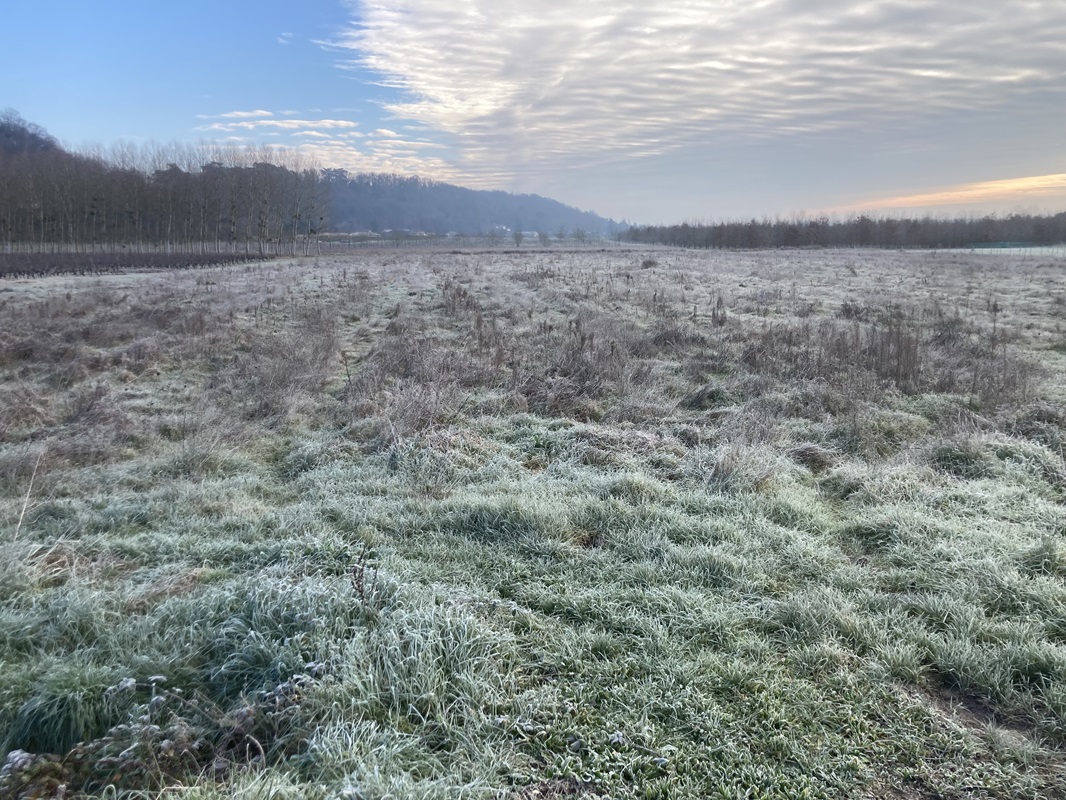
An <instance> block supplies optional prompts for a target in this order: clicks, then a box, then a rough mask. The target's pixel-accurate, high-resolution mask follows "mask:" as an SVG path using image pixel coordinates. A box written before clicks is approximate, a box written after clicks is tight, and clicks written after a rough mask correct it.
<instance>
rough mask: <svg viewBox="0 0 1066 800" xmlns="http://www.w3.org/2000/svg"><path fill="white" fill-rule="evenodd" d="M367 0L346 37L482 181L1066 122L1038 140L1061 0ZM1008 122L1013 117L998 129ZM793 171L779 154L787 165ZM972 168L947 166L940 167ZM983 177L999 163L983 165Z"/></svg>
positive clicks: (1053, 73) (1065, 86)
mask: <svg viewBox="0 0 1066 800" xmlns="http://www.w3.org/2000/svg"><path fill="white" fill-rule="evenodd" d="M351 8H352V11H353V14H354V15H355V19H354V21H353V24H352V26H351V27H350V29H349V30H348V31H347V32H346V33H344V34H343V35H342V36H340V37H339V38H338V39H337V41H336V42H335V44H336V45H339V46H341V47H343V48H346V49H347V50H348V51H349V52H348V53H347V57H348V60H349V62H350V63H352V64H356V65H358V66H359V67H360V68H369V69H371V70H372V71H373V72H374V73H375V74H377V75H379V76H381V79H382V82H383V83H385V84H387V85H388V86H390V87H392V88H394V89H396V90H398V92H399V95H400V98H401V99H399V100H397V101H394V102H390V103H387V105H386V108H387V110H388V111H389V112H390V113H391V114H392V115H394V116H395V117H396V118H397V119H398V120H400V121H405V122H407V123H415V124H417V125H419V126H422V127H423V128H424V129H425V130H426V131H427V132H428V133H427V136H431V137H436V138H439V139H440V140H441V141H444V142H447V144H448V145H449V147H451V148H454V152H453V157H452V158H451V159H450V160H449V162H448V164H449V165H450V167H451V172H452V173H453V174H458V175H461V176H463V177H464V178H465V179H466V182H468V183H475V184H476V183H480V184H484V185H493V186H499V185H511V186H515V187H519V188H526V187H533V188H536V187H543V186H545V185H557V186H559V187H563V186H565V185H566V184H567V181H566V180H565V177H564V176H565V174H566V173H567V171H578V172H581V173H585V174H587V173H589V172H590V171H599V172H603V173H607V174H609V175H610V176H612V180H614V181H615V182H616V183H617V184H619V185H625V184H626V180H627V179H626V178H625V176H630V179H631V180H633V181H642V180H648V181H651V182H652V183H655V182H656V181H660V180H661V177H662V176H663V175H678V176H685V175H686V173H687V172H688V169H693V170H700V171H703V172H704V174H706V175H708V176H710V177H713V176H715V175H717V176H719V177H720V178H724V179H727V180H728V179H729V178H730V177H731V176H732V167H731V165H730V164H728V163H727V164H725V165H722V164H720V163H719V162H720V161H721V160H723V159H724V160H725V161H726V162H728V161H731V160H732V159H733V158H734V156H735V155H736V154H738V153H740V151H741V150H743V151H745V152H749V151H750V152H757V151H758V150H759V148H760V147H765V146H770V147H773V148H775V154H774V155H773V156H772V157H771V160H773V159H775V158H781V157H782V156H781V151H780V148H781V147H785V148H799V151H801V152H799V153H798V154H797V155H796V157H797V158H802V157H803V152H802V151H804V150H807V151H809V152H808V157H809V158H811V159H814V160H815V161H817V162H818V163H819V165H818V170H821V171H822V174H825V175H826V177H827V178H829V179H831V180H837V181H838V182H839V183H842V184H845V185H846V184H847V181H846V180H843V179H839V178H832V173H833V164H832V163H828V162H826V161H825V159H827V158H829V159H831V157H832V153H833V151H834V149H836V148H838V147H839V148H843V149H845V150H848V151H849V152H851V153H852V155H851V156H850V157H851V158H854V159H857V160H858V162H859V164H860V165H861V162H862V161H863V158H864V157H874V156H875V154H876V153H877V152H879V150H880V148H881V147H882V146H885V147H897V148H898V147H899V145H900V142H901V141H906V140H912V143H913V146H915V147H918V148H919V149H921V148H922V147H928V146H934V147H936V146H940V147H948V146H949V145H950V139H951V134H953V133H954V132H957V131H958V130H959V128H958V126H959V125H960V124H961V122H962V121H963V120H965V121H966V124H970V121H972V122H973V124H980V123H981V121H982V120H984V121H988V120H998V121H1002V120H1006V119H1012V118H1013V119H1016V120H1018V123H1019V124H1021V125H1028V126H1030V127H1032V126H1034V125H1036V126H1042V125H1047V126H1049V129H1048V130H1047V131H1039V130H1038V131H1036V132H1035V136H1036V139H1037V140H1039V141H1045V140H1047V139H1048V135H1049V134H1050V133H1051V130H1050V126H1051V125H1052V124H1058V123H1061V122H1063V121H1066V115H1064V113H1063V111H1062V110H1061V109H1062V107H1063V106H1066V6H1064V5H1063V4H1062V3H1061V2H1001V1H999V2H995V1H992V0H970V2H967V3H959V2H953V1H952V2H945V1H943V0H937V1H934V0H898V1H897V2H843V3H842V2H831V1H830V0H761V1H760V0H755V1H754V2H740V1H739V0H717V1H715V0H689V1H688V2H670V3H652V4H649V3H646V2H644V3H637V2H629V1H627V0H586V1H585V2H581V3H572V2H570V3H562V2H554V1H553V2H516V0H389V1H386V0H362V1H361V2H353V3H351ZM393 127H396V126H395V125H394V126H393ZM1060 130H1061V129H1060ZM938 132H940V133H938ZM969 133H970V134H972V133H973V131H970V132H969ZM938 136H940V138H938ZM997 136H998V137H1000V141H1002V130H1000V129H999V128H998V127H997V129H996V130H994V131H989V137H997ZM964 138H965V137H964ZM971 138H973V137H971ZM1014 140H1017V141H1019V142H1021V141H1022V140H1026V138H1025V137H1024V136H1022V137H1018V136H1014V139H1012V140H1011V141H1014ZM968 141H969V140H968ZM1026 141H1028V140H1026ZM971 145H972V146H971V151H972V153H973V157H974V158H977V157H978V156H981V157H983V156H982V155H981V154H984V153H986V152H988V151H989V148H990V145H989V144H988V142H987V141H984V142H983V141H982V140H981V139H980V137H979V136H978V137H976V140H975V141H973V142H971ZM993 145H994V142H993ZM1019 146H1020V145H1019ZM948 149H949V150H950V147H948ZM991 149H993V150H994V149H995V147H994V146H992V147H991ZM1029 150H1030V152H1029V153H1028V155H1027V156H1026V157H1027V158H1029V159H1030V160H1032V158H1033V155H1034V154H1033V153H1032V146H1031V145H1030V146H1029ZM864 154H865V155H864ZM946 157H950V153H947V154H946ZM921 160H922V159H921V158H918V159H915V161H917V162H920V161H921ZM1015 160H1016V161H1019V159H1015ZM1020 160H1024V158H1022V159H1020ZM437 163H438V164H439V163H440V162H439V161H437ZM972 166H973V167H975V168H976V167H979V166H980V165H977V164H975V165H972ZM865 168H867V169H873V170H874V171H876V170H877V169H878V166H877V165H876V164H872V165H866V167H865ZM1014 168H1016V169H1023V168H1025V169H1026V173H1025V174H1036V173H1038V172H1046V173H1052V172H1061V171H1063V169H1066V164H1062V163H1061V162H1059V163H1058V164H1057V165H1056V164H1048V165H1047V167H1046V168H1045V169H1041V168H1040V167H1039V166H1037V165H1026V166H1025V167H1023V165H1022V164H1021V163H1019V164H1018V165H1017V167H1004V166H1001V167H1000V168H999V169H998V170H993V172H996V173H997V174H996V177H1006V176H1004V175H1003V174H1002V173H1003V170H1004V169H1007V170H1009V169H1014ZM762 169H763V167H760V166H759V165H758V164H753V165H752V172H754V173H756V174H759V173H760V170H762ZM787 172H788V170H778V174H781V176H782V179H785V177H786V173H787ZM792 172H793V173H794V175H795V177H797V178H798V177H799V176H801V175H803V174H804V173H803V170H802V169H800V168H799V167H797V166H793V167H792ZM827 173H828V174H827ZM810 174H811V175H812V176H813V175H817V174H819V173H818V171H817V170H815V171H813V172H811V173H810ZM923 174H924V179H925V180H926V181H929V180H933V181H936V180H937V178H936V177H934V176H930V175H929V174H928V172H927V171H926V170H923ZM962 174H963V172H960V171H959V169H958V168H953V169H951V170H946V171H945V173H944V175H943V178H941V179H940V180H941V183H943V184H944V185H947V184H956V183H960V182H962V181H961V180H960V176H961V175H962ZM915 177H916V178H917V177H919V176H915ZM983 177H992V175H984V174H980V175H979V174H977V173H976V172H974V173H973V178H974V179H980V178H983ZM764 178H765V180H767V181H769V182H770V183H772V178H771V175H770V174H769V173H767V175H766V176H764ZM586 181H587V179H583V182H586ZM926 186H928V184H925V185H924V186H915V187H914V189H915V190H919V189H922V188H925V187H926ZM901 188H902V187H896V186H893V187H891V188H886V191H885V194H889V193H892V192H894V191H896V190H897V189H901ZM691 191H692V193H693V196H698V192H695V191H694V190H691ZM900 193H902V192H900ZM864 194H865V195H867V196H869V195H870V194H871V193H870V191H869V190H867V191H866V192H864ZM796 196H800V195H799V194H798V193H797V195H796ZM856 199H858V198H856ZM604 210H605V211H606V212H615V211H616V210H615V209H613V208H608V209H604ZM767 210H772V209H770V208H768V209H767ZM698 213H699V209H695V208H694V209H692V210H691V211H690V215H696V214H698Z"/></svg>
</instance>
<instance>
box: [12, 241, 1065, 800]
mask: <svg viewBox="0 0 1066 800" xmlns="http://www.w3.org/2000/svg"><path fill="white" fill-rule="evenodd" d="M1064 369H1066V258H1061V257H1056V256H1049V255H1040V256H1017V255H1009V254H1003V255H996V256H988V255H970V254H966V253H937V252H924V253H915V252H908V253H902V252H894V251H880V250H794V251H786V250H782V251H770V250H767V251H750V252H706V251H704V252H695V251H683V250H672V249H666V248H658V249H636V248H634V249H629V248H624V247H614V248H610V249H605V250H601V251H596V250H594V249H588V248H583V249H580V250H573V251H571V250H565V249H562V248H558V247H557V248H547V249H544V250H530V249H526V250H521V251H503V250H491V249H490V250H484V251H473V250H471V251H464V252H459V251H451V252H449V251H445V250H441V251H403V250H382V251H377V252H374V251H363V252H359V253H356V254H351V255H335V256H334V255H330V256H324V257H318V258H315V257H310V258H303V259H290V260H279V261H271V262H264V263H254V264H245V265H227V266H214V267H207V268H203V269H194V270H156V271H143V272H136V271H128V272H126V273H125V274H108V275H100V276H50V277H43V278H29V277H27V278H19V279H8V280H2V281H0V546H2V552H3V558H2V559H0V760H4V759H6V764H5V765H4V767H3V770H2V771H0V797H4V798H7V797H10V798H45V797H53V796H60V793H61V792H65V796H66V797H68V798H69V797H74V796H82V795H85V796H98V797H108V798H118V797H138V798H142V797H158V796H166V797H174V798H185V799H188V800H194V799H195V800H220V799H221V798H228V797H239V798H246V799H247V800H252V799H253V798H255V799H258V798H262V799H263V800H266V798H293V799H295V798H312V799H314V798H334V797H338V798H348V799H349V800H372V799H374V800H384V798H458V797H463V798H486V799H488V798H516V799H521V800H533V799H534V798H545V799H547V798H569V797H574V798H577V797H604V798H688V797H691V798H719V799H720V800H732V799H734V798H750V799H752V800H766V799H769V798H775V799H777V798H780V799H781V800H786V799H788V800H792V799H793V798H870V799H871V800H872V799H873V798H898V799H899V800H904V799H906V800H918V799H919V798H1052V797H1062V796H1066V771H1064V766H1066V759H1064V754H1066V506H1064V504H1066V460H1064V452H1063V443H1064V441H1066V384H1064V382H1063V380H1062V376H1063V375H1064ZM60 787H65V788H64V789H62V790H61V789H60Z"/></svg>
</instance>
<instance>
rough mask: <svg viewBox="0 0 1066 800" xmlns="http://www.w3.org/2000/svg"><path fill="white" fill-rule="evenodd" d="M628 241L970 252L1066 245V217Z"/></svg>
mask: <svg viewBox="0 0 1066 800" xmlns="http://www.w3.org/2000/svg"><path fill="white" fill-rule="evenodd" d="M621 238H622V239H623V240H624V241H629V242H638V243H641V244H666V245H675V246H679V247H695V248H713V249H741V248H743V249H757V248H773V247H882V248H921V249H925V248H930V249H931V248H968V247H981V246H995V245H1007V244H1013V245H1015V246H1020V245H1043V246H1046V245H1055V244H1061V243H1063V242H1066V212H1064V213H1060V214H1055V215H1044V216H1041V215H1033V214H1010V215H1005V216H999V215H996V214H990V215H986V216H982V217H965V218H961V217H960V218H944V217H932V216H924V217H912V218H894V217H873V216H870V215H866V214H862V215H859V216H853V217H848V218H846V219H830V218H829V217H819V218H817V219H788V220H782V219H774V220H768V219H763V220H755V219H752V220H747V221H725V222H696V223H689V222H684V223H681V224H679V225H643V226H634V227H631V228H629V229H628V230H627V231H625V232H624V233H622V234H621Z"/></svg>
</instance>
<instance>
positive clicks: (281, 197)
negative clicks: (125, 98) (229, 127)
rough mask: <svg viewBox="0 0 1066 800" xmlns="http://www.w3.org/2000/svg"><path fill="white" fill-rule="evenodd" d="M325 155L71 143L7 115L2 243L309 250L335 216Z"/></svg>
mask: <svg viewBox="0 0 1066 800" xmlns="http://www.w3.org/2000/svg"><path fill="white" fill-rule="evenodd" d="M328 196H329V195H328V186H327V185H326V184H325V183H324V181H323V180H322V177H321V174H320V171H319V170H318V169H317V168H316V166H315V164H314V163H312V162H311V161H309V160H307V159H306V158H304V157H303V156H301V155H300V154H299V153H296V152H294V151H291V150H282V149H278V148H269V147H260V148H248V147H227V146H225V145H217V144H200V145H177V144H171V145H156V144H151V145H133V144H118V145H115V146H113V147H111V148H110V149H108V150H102V149H98V150H95V151H81V152H78V153H73V152H70V151H68V150H66V149H64V148H63V147H62V146H60V145H59V143H58V142H57V141H56V140H55V139H54V138H52V137H51V136H49V135H48V134H47V132H46V131H44V130H43V129H42V128H40V127H39V126H37V125H33V124H31V123H27V122H25V121H24V120H22V119H21V118H20V117H19V116H18V115H17V114H15V113H14V112H11V111H8V112H5V113H4V114H2V115H0V248H3V249H5V250H7V251H8V252H23V251H24V252H114V251H121V250H134V251H137V250H140V251H146V252H175V253H182V252H184V253H207V252H215V253H226V252H233V253H261V254H292V255H295V254H297V253H298V252H307V250H308V249H309V248H310V247H311V246H312V245H311V242H312V241H313V238H314V234H315V233H317V232H318V231H319V230H320V229H322V228H323V227H324V225H325V223H326V220H327V218H328V212H327V202H328Z"/></svg>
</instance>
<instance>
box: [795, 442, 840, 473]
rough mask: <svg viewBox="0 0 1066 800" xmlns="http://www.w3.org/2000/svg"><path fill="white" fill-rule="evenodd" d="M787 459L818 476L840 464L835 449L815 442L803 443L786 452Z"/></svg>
mask: <svg viewBox="0 0 1066 800" xmlns="http://www.w3.org/2000/svg"><path fill="white" fill-rule="evenodd" d="M788 457H789V458H791V459H792V460H793V461H795V462H797V463H799V464H802V465H803V466H805V467H806V468H807V469H809V470H810V471H811V472H813V473H815V474H818V473H819V472H825V471H826V470H827V469H831V468H832V467H835V466H836V465H837V464H838V463H840V459H841V453H840V451H839V450H837V449H836V448H835V447H830V446H827V445H824V444H818V443H815V442H804V443H803V444H799V445H796V446H795V447H793V448H791V449H790V450H789V451H788Z"/></svg>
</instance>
